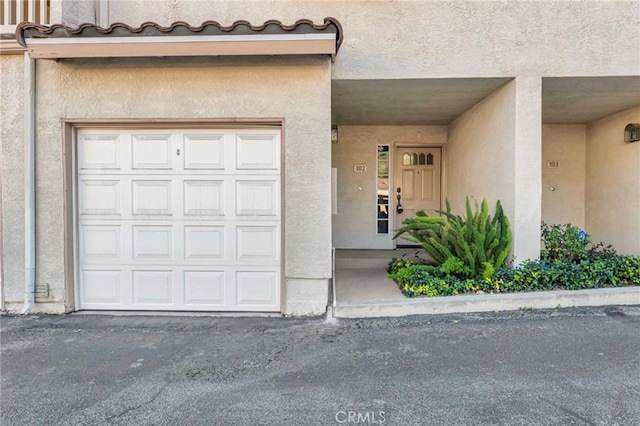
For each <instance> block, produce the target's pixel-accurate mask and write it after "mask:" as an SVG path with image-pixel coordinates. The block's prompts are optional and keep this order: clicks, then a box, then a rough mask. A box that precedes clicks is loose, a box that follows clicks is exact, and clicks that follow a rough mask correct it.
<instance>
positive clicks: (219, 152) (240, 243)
mask: <svg viewBox="0 0 640 426" xmlns="http://www.w3.org/2000/svg"><path fill="white" fill-rule="evenodd" d="M76 141H77V142H76V143H77V156H76V170H77V182H76V204H77V209H76V210H77V215H76V224H77V232H76V233H77V250H76V252H77V268H78V271H77V280H76V282H77V284H76V291H77V298H76V299H77V303H78V305H77V307H78V309H109V310H121V309H122V310H172V311H265V312H266V311H270V312H274V311H275V312H277V311H279V310H280V282H281V261H282V260H281V257H282V256H281V233H282V229H281V226H282V224H281V190H280V187H281V180H280V179H281V167H280V130H279V129H277V130H276V129H251V130H219V129H207V130H204V129H194V130H189V129H176V130H165V129H145V130H137V129H136V130H126V129H119V130H117V129H78V131H77V137H76Z"/></svg>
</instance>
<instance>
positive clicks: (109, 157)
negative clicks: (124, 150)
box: [78, 134, 121, 170]
mask: <svg viewBox="0 0 640 426" xmlns="http://www.w3.org/2000/svg"><path fill="white" fill-rule="evenodd" d="M81 138H82V139H81V141H82V142H81V143H80V145H79V149H78V169H79V170H105V169H106V170H118V169H120V168H121V164H120V149H121V147H120V137H119V135H117V134H107V135H103V134H88V135H82V136H81Z"/></svg>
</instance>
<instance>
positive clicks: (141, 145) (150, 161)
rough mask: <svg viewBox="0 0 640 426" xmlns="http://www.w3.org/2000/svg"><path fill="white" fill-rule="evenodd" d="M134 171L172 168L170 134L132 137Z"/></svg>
mask: <svg viewBox="0 0 640 426" xmlns="http://www.w3.org/2000/svg"><path fill="white" fill-rule="evenodd" d="M131 152H132V157H131V159H132V163H131V168H132V169H134V170H145V169H163V170H170V169H172V168H173V155H172V152H173V143H172V137H171V135H170V134H164V135H133V137H132V140H131Z"/></svg>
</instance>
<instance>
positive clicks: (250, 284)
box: [236, 271, 278, 308]
mask: <svg viewBox="0 0 640 426" xmlns="http://www.w3.org/2000/svg"><path fill="white" fill-rule="evenodd" d="M277 282H278V276H277V272H275V271H250V272H249V271H240V272H236V303H237V305H238V307H247V308H248V307H252V308H253V307H256V306H265V307H267V306H275V305H276V304H277V303H276V300H277V294H276V289H277V287H278V286H277Z"/></svg>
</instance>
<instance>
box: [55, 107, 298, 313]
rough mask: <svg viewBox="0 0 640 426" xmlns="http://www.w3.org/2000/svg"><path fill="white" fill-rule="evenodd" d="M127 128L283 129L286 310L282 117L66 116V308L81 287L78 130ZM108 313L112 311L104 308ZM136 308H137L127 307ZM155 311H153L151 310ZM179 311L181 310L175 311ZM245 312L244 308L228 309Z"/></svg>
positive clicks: (282, 257)
mask: <svg viewBox="0 0 640 426" xmlns="http://www.w3.org/2000/svg"><path fill="white" fill-rule="evenodd" d="M109 127H113V128H127V129H153V130H155V129H176V128H183V129H189V128H193V129H246V128H249V129H251V128H273V129H279V131H280V176H281V178H280V289H279V290H280V301H279V302H280V312H283V309H284V307H285V298H286V291H285V290H286V285H285V284H286V281H285V254H286V240H285V227H286V216H285V205H286V199H285V157H286V156H285V148H286V138H285V126H284V119H283V118H262V119H261V118H256V119H251V118H248V119H192V120H181V119H152V118H150V119H104V120H100V119H92V120H91V119H90V120H87V119H67V120H64V121H63V122H62V160H63V164H62V166H63V167H62V170H63V180H64V183H63V191H64V200H63V212H64V213H63V217H64V244H63V245H64V255H63V257H64V271H65V273H64V275H65V276H64V311H65V312H66V313H69V312H74V311H77V310H78V307H79V306H80V303H79V302H80V301H79V297H80V294H79V291H77V285H78V283H79V277H78V273H79V266H80V262H79V257H78V256H79V253H78V249H79V241H78V228H77V227H78V217H77V216H78V210H77V208H78V206H77V194H76V186H77V177H78V176H77V169H76V160H77V158H76V157H77V131H78V129H83V128H109ZM103 312H105V314H108V312H110V311H103ZM128 312H135V311H128ZM148 312H154V311H148ZM174 312H176V313H179V311H174ZM225 312H229V313H231V314H234V313H235V314H242V311H225Z"/></svg>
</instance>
